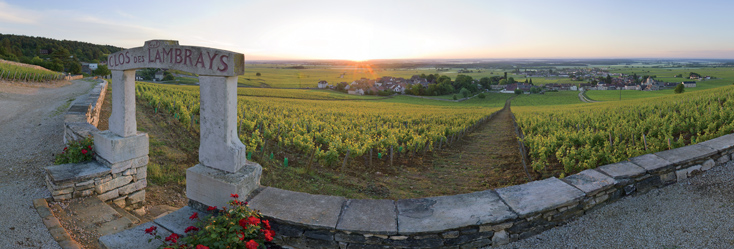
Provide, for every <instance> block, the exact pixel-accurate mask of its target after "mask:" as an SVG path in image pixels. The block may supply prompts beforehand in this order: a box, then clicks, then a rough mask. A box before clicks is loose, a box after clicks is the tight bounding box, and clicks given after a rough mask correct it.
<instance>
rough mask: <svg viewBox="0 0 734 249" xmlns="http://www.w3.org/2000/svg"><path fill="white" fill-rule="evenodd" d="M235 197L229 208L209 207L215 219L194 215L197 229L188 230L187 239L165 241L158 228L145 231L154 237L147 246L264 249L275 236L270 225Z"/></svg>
mask: <svg viewBox="0 0 734 249" xmlns="http://www.w3.org/2000/svg"><path fill="white" fill-rule="evenodd" d="M232 197H233V198H234V200H231V201H229V202H228V204H229V206H230V208H226V207H222V209H218V208H217V207H209V208H208V209H207V211H210V212H214V215H207V216H206V218H204V219H201V218H199V214H198V212H195V213H194V214H193V215H192V216H191V217H189V219H191V220H197V222H196V226H189V227H188V228H186V229H185V232H186V236H185V237H181V235H180V234H175V233H174V234H171V235H170V236H168V237H167V238H165V239H162V237H161V236H160V235H158V233H157V231H156V230H157V227H156V226H151V227H150V228H147V229H145V233H146V234H149V235H152V236H153V238H149V239H148V242H149V243H150V242H151V241H153V239H156V240H161V241H162V242H163V244H162V245H160V246H159V247H158V248H171V247H172V248H192V249H193V248H197V249H198V248H204V247H208V248H265V247H266V242H268V243H269V242H271V241H273V237H274V236H275V232H274V231H273V230H272V228H271V227H270V222H269V221H268V220H265V219H263V217H262V215H261V214H260V213H259V212H257V211H254V210H251V209H250V208H249V207H248V206H247V203H246V202H241V201H239V200H237V198H239V196H238V195H236V194H232Z"/></svg>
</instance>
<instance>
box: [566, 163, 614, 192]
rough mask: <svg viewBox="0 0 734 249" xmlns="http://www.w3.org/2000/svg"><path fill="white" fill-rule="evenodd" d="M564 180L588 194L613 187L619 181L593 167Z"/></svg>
mask: <svg viewBox="0 0 734 249" xmlns="http://www.w3.org/2000/svg"><path fill="white" fill-rule="evenodd" d="M563 181H564V182H566V183H568V184H571V185H573V186H574V187H576V188H578V189H580V190H581V191H584V193H586V194H587V195H596V194H597V193H599V192H601V191H604V190H607V189H610V188H613V187H614V185H615V184H617V181H616V180H614V178H611V177H609V176H607V175H604V174H602V173H600V172H599V171H596V170H593V169H587V170H584V171H581V172H579V173H578V174H575V175H571V176H569V177H566V178H563Z"/></svg>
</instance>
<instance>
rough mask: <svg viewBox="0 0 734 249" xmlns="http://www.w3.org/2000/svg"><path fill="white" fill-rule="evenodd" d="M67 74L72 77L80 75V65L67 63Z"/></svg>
mask: <svg viewBox="0 0 734 249" xmlns="http://www.w3.org/2000/svg"><path fill="white" fill-rule="evenodd" d="M69 73H71V74H74V75H79V74H82V65H81V64H79V62H75V61H74V62H71V63H69Z"/></svg>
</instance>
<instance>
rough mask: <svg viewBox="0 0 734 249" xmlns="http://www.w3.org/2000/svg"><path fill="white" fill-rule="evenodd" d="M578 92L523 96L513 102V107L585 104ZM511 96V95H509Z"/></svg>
mask: <svg viewBox="0 0 734 249" xmlns="http://www.w3.org/2000/svg"><path fill="white" fill-rule="evenodd" d="M578 94H579V92H577V91H560V92H546V93H545V94H521V95H518V96H517V97H515V99H513V100H512V106H513V107H514V106H549V105H569V104H580V103H583V102H581V100H580V99H579V95H578ZM508 95H511V94H508Z"/></svg>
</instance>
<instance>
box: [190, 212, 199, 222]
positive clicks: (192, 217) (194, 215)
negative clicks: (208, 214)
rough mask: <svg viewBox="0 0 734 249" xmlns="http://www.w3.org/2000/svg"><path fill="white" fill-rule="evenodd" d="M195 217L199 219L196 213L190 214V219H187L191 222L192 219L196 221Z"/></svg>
mask: <svg viewBox="0 0 734 249" xmlns="http://www.w3.org/2000/svg"><path fill="white" fill-rule="evenodd" d="M197 217H199V213H197V212H194V214H192V215H191V217H189V219H191V220H194V219H196V218H197Z"/></svg>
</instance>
